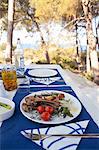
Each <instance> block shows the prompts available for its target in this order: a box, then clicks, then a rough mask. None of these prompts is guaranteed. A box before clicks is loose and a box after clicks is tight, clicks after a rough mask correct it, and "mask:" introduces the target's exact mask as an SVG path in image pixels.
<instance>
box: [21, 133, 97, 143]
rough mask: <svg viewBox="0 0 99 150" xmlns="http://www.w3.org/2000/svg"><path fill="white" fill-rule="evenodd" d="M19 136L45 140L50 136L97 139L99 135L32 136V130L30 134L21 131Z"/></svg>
mask: <svg viewBox="0 0 99 150" xmlns="http://www.w3.org/2000/svg"><path fill="white" fill-rule="evenodd" d="M21 134H22V135H24V136H25V137H26V138H28V139H31V140H36V141H38V140H44V139H45V138H48V137H51V136H61V137H67V138H99V134H47V135H46V134H33V133H32V130H31V133H27V132H25V131H21Z"/></svg>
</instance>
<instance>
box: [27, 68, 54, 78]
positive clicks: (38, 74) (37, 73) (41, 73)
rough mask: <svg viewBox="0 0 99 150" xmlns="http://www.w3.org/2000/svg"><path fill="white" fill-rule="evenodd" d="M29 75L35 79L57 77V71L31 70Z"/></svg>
mask: <svg viewBox="0 0 99 150" xmlns="http://www.w3.org/2000/svg"><path fill="white" fill-rule="evenodd" d="M28 74H29V75H31V76H34V77H51V76H55V75H57V71H56V70H52V69H33V70H29V71H28Z"/></svg>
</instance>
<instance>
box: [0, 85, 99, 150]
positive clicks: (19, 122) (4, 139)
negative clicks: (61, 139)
mask: <svg viewBox="0 0 99 150" xmlns="http://www.w3.org/2000/svg"><path fill="white" fill-rule="evenodd" d="M59 84H60V83H59ZM53 89H54V90H60V91H64V90H69V89H72V88H71V87H69V86H66V87H64V86H61V87H54V88H53V87H47V88H46V87H41V88H38V89H37V88H32V91H35V92H36V91H39V90H53ZM68 93H69V94H71V95H73V96H75V97H76V98H77V96H76V94H75V92H74V91H73V90H72V91H71V92H68ZM28 94H29V93H28V89H27V88H23V89H22V88H21V89H18V90H17V93H16V95H15V96H14V98H13V101H14V102H15V104H16V109H15V113H14V115H13V117H11V118H10V119H8V120H6V121H4V123H3V125H2V127H1V128H0V135H1V136H0V137H1V139H0V142H1V150H42V149H43V148H41V147H39V146H38V145H36V144H35V143H34V142H32V141H30V140H28V139H26V138H25V137H24V136H22V135H21V134H20V131H21V130H24V129H30V128H39V127H40V128H41V127H48V126H53V125H44V124H38V123H35V122H32V121H30V120H28V119H27V118H25V117H24V116H23V115H22V114H21V112H20V101H21V100H22V99H23V97H24V96H26V95H28ZM81 120H90V121H89V124H88V127H87V129H86V133H99V128H98V126H97V125H96V124H95V122H94V121H93V119H92V118H91V116H90V115H89V114H88V112H87V111H86V109H85V108H84V106H83V105H82V111H81V113H80V115H79V116H78V117H77V118H75V119H74V120H72V121H71V122H77V121H81ZM88 149H90V150H98V149H99V139H82V140H81V142H80V144H79V146H78V148H77V150H88Z"/></svg>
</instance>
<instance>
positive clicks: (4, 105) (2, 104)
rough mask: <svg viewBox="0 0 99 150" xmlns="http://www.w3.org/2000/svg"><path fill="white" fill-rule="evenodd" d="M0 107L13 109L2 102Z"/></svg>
mask: <svg viewBox="0 0 99 150" xmlns="http://www.w3.org/2000/svg"><path fill="white" fill-rule="evenodd" d="M0 106H2V107H4V108H6V109H11V108H12V107H11V106H10V105H8V104H5V103H2V102H0Z"/></svg>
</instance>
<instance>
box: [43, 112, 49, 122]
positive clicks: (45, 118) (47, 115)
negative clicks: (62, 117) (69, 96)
mask: <svg viewBox="0 0 99 150" xmlns="http://www.w3.org/2000/svg"><path fill="white" fill-rule="evenodd" d="M50 117H51V114H50V113H49V112H46V111H45V112H43V113H42V114H41V118H42V119H43V120H44V121H48V120H50Z"/></svg>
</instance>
